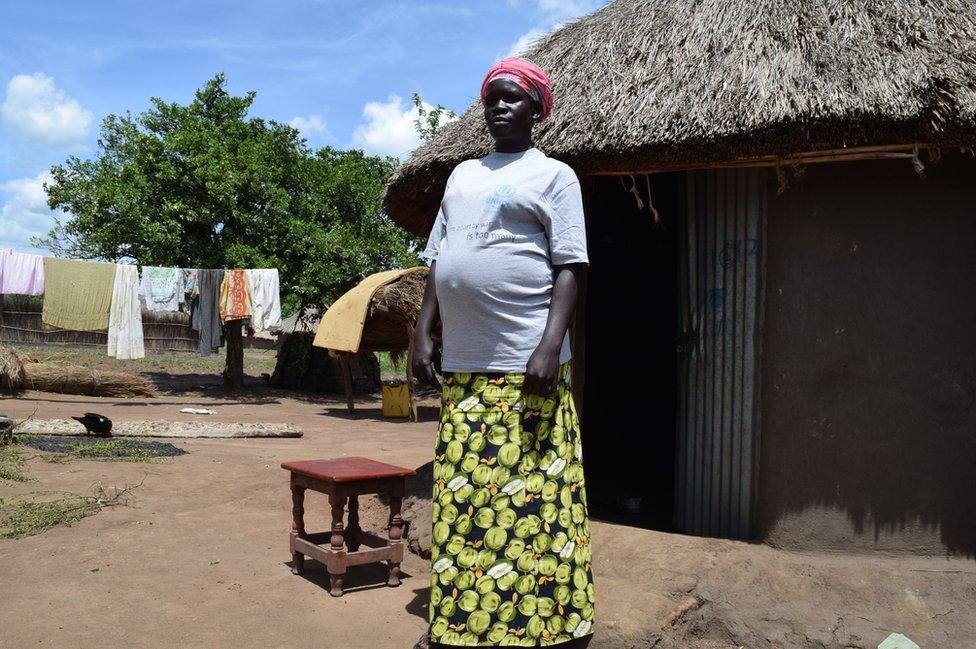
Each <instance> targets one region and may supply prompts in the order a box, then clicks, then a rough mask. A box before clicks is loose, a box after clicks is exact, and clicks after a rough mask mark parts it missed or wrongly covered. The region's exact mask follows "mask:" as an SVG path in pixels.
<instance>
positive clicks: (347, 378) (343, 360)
mask: <svg viewBox="0 0 976 649" xmlns="http://www.w3.org/2000/svg"><path fill="white" fill-rule="evenodd" d="M349 356H350V354H349V352H339V365H340V366H341V367H342V382H343V384H345V388H346V402H347V404H346V407H347V408H349V414H352V413H353V412H354V411H355V408H356V406H355V404H354V403H353V399H352V371H351V370H350V369H349Z"/></svg>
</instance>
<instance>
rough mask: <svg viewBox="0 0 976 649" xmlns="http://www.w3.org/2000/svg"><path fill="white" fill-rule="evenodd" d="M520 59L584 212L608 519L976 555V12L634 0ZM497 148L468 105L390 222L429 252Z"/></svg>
mask: <svg viewBox="0 0 976 649" xmlns="http://www.w3.org/2000/svg"><path fill="white" fill-rule="evenodd" d="M527 56H528V58H530V59H532V60H533V61H535V62H536V63H537V64H539V65H540V66H542V67H543V68H544V69H546V70H547V71H548V72H549V73H550V76H551V78H552V80H553V84H554V94H555V107H554V110H553V113H552V117H551V118H550V119H549V120H547V121H545V122H543V123H542V124H540V127H539V128H538V130H537V134H536V136H537V137H536V143H537V145H538V146H539V148H541V149H542V150H543V151H545V152H546V153H547V154H548V155H549V156H552V157H555V158H558V159H560V160H563V161H564V162H566V163H568V164H570V165H571V166H573V168H574V169H575V170H576V171H577V174H578V175H579V176H580V178H581V182H582V185H583V193H584V201H585V205H586V216H587V238H588V242H589V250H590V262H591V263H590V268H589V272H588V275H587V278H586V282H585V286H584V292H583V294H582V296H581V304H580V308H579V310H578V313H577V317H576V321H575V324H574V336H573V345H574V372H575V389H576V390H577V394H578V398H579V400H580V407H581V410H582V414H583V430H584V436H585V447H586V449H587V451H586V452H587V459H586V461H587V465H588V467H589V469H591V473H590V475H592V476H593V478H592V479H591V481H590V484H589V485H588V492H590V493H592V495H593V498H592V499H591V500H592V504H593V506H594V507H597V508H599V507H600V506H601V505H600V503H601V501H602V500H609V501H611V502H612V500H613V499H614V497H618V498H620V497H642V498H643V504H644V508H643V513H644V522H645V523H646V524H650V525H653V526H656V527H659V528H676V529H679V530H683V531H687V532H692V533H697V534H708V535H718V536H730V537H738V538H755V537H759V538H762V539H764V540H766V541H768V542H770V543H775V544H780V545H784V546H794V547H807V548H837V549H849V548H852V547H863V548H872V549H892V550H899V549H901V550H912V551H928V552H945V551H950V552H963V553H969V554H976V491H974V490H973V489H972V488H971V487H972V474H971V467H972V465H973V463H974V462H976V436H974V435H973V434H972V431H973V430H974V429H976V396H974V395H976V374H974V372H973V369H972V368H973V366H974V362H973V361H974V359H976V337H974V336H973V335H972V332H973V331H974V330H976V306H974V303H973V301H972V300H971V299H969V298H968V297H965V298H964V297H963V296H971V295H974V294H976V252H974V250H976V249H974V248H973V245H972V242H973V241H974V240H976V218H973V207H972V206H973V205H974V204H976V183H973V181H972V179H973V178H974V177H976V162H974V160H973V158H972V156H971V155H970V153H969V152H968V151H967V150H968V149H970V148H971V147H972V146H973V145H974V144H976V4H973V3H971V2H963V1H962V0H940V1H939V2H930V1H923V0H894V1H892V2H886V3H882V2H848V1H843V2H842V1H840V0H823V1H821V2H802V1H799V0H787V1H783V2H743V1H741V0H704V1H696V2H691V1H688V0H682V1H678V0H663V1H658V0H655V1H653V2H652V1H650V0H616V1H615V2H612V3H610V4H609V5H607V6H606V7H604V8H603V9H601V10H599V11H597V12H596V13H594V14H592V15H590V16H587V17H585V18H582V19H580V20H578V21H576V22H573V23H571V24H568V25H566V26H564V27H562V28H561V29H559V30H557V31H555V32H554V33H552V34H551V35H549V36H548V37H546V38H544V39H542V40H541V41H539V42H538V43H537V44H536V45H535V47H534V48H533V49H532V50H531V51H530V52H529V53H528V54H527ZM477 82H478V80H477V79H472V80H471V84H472V88H474V87H475V86H476V85H477ZM489 145H490V139H489V137H488V134H487V131H486V129H485V127H484V125H483V121H482V117H481V110H480V106H479V105H477V104H475V105H473V106H471V108H469V109H468V110H467V111H466V112H465V113H464V114H463V115H462V116H461V118H460V119H458V120H457V121H456V122H454V123H452V124H450V125H448V126H447V127H446V128H445V129H444V131H443V132H442V133H441V134H439V136H438V137H437V138H435V139H434V140H432V141H431V142H429V143H427V144H426V145H424V146H423V147H421V148H420V149H418V150H417V151H416V152H415V153H414V155H413V156H412V157H411V158H410V159H409V160H408V161H406V162H405V163H404V164H403V165H402V166H401V167H400V168H399V170H398V171H397V173H396V175H395V177H394V178H393V179H392V180H391V182H390V184H389V185H388V187H387V190H386V193H385V196H384V206H385V209H386V210H387V212H388V213H389V214H390V215H391V216H392V218H394V219H395V220H396V221H397V222H398V223H400V224H401V225H402V226H403V227H405V228H407V229H408V230H410V231H412V232H414V233H418V234H427V233H428V232H429V228H430V225H431V223H432V221H433V219H434V216H435V214H436V211H437V206H438V203H439V201H440V198H441V196H442V194H443V188H444V184H445V181H446V178H447V176H448V174H449V173H450V171H451V169H452V168H453V167H454V166H455V165H456V164H457V163H458V162H460V161H462V160H464V159H467V158H473V157H478V156H481V155H483V154H484V153H486V152H487V151H488V149H489ZM963 359H967V360H965V361H963ZM634 406H638V407H636V408H635V407H634ZM607 475H613V476H616V477H615V478H614V479H613V480H608V479H607V478H606V476H607Z"/></svg>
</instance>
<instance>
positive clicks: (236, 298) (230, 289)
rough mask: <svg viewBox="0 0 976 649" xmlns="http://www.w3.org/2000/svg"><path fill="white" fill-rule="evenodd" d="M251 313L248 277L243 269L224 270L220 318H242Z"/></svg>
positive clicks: (225, 320)
mask: <svg viewBox="0 0 976 649" xmlns="http://www.w3.org/2000/svg"><path fill="white" fill-rule="evenodd" d="M250 315H251V301H250V300H249V299H248V297H247V279H246V278H245V276H244V271H243V270H227V271H224V281H223V284H221V286H220V319H221V320H223V321H224V322H227V321H228V320H242V319H244V318H247V317H248V316H250Z"/></svg>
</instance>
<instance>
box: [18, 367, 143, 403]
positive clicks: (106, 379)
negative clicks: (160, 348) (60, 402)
mask: <svg viewBox="0 0 976 649" xmlns="http://www.w3.org/2000/svg"><path fill="white" fill-rule="evenodd" d="M24 371H25V373H26V375H27V376H26V379H25V381H24V387H26V388H30V389H31V390H40V391H41V392H61V393H63V394H83V395H89V396H93V397H155V396H158V395H159V392H157V390H156V386H155V385H153V383H152V381H150V380H149V379H147V378H145V377H143V376H139V375H137V374H130V373H128V372H117V371H115V370H96V369H91V368H87V367H78V366H74V365H60V364H57V363H26V364H24Z"/></svg>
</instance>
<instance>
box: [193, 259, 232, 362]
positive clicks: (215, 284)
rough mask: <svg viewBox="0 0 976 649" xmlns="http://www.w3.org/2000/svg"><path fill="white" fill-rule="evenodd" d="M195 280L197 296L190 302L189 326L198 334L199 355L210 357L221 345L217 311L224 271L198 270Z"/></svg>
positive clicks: (221, 329)
mask: <svg viewBox="0 0 976 649" xmlns="http://www.w3.org/2000/svg"><path fill="white" fill-rule="evenodd" d="M196 279H197V292H198V295H197V296H196V297H195V298H194V299H193V302H192V305H193V306H192V308H191V310H190V326H192V327H193V328H194V329H195V330H196V331H198V332H200V353H201V354H202V355H204V356H210V354H212V353H214V351H216V350H217V349H220V346H221V345H222V344H223V341H222V340H221V337H222V334H223V327H222V326H221V322H220V310H219V309H220V287H221V285H222V284H223V280H224V271H222V270H204V269H200V270H198V271H197V273H196Z"/></svg>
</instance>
